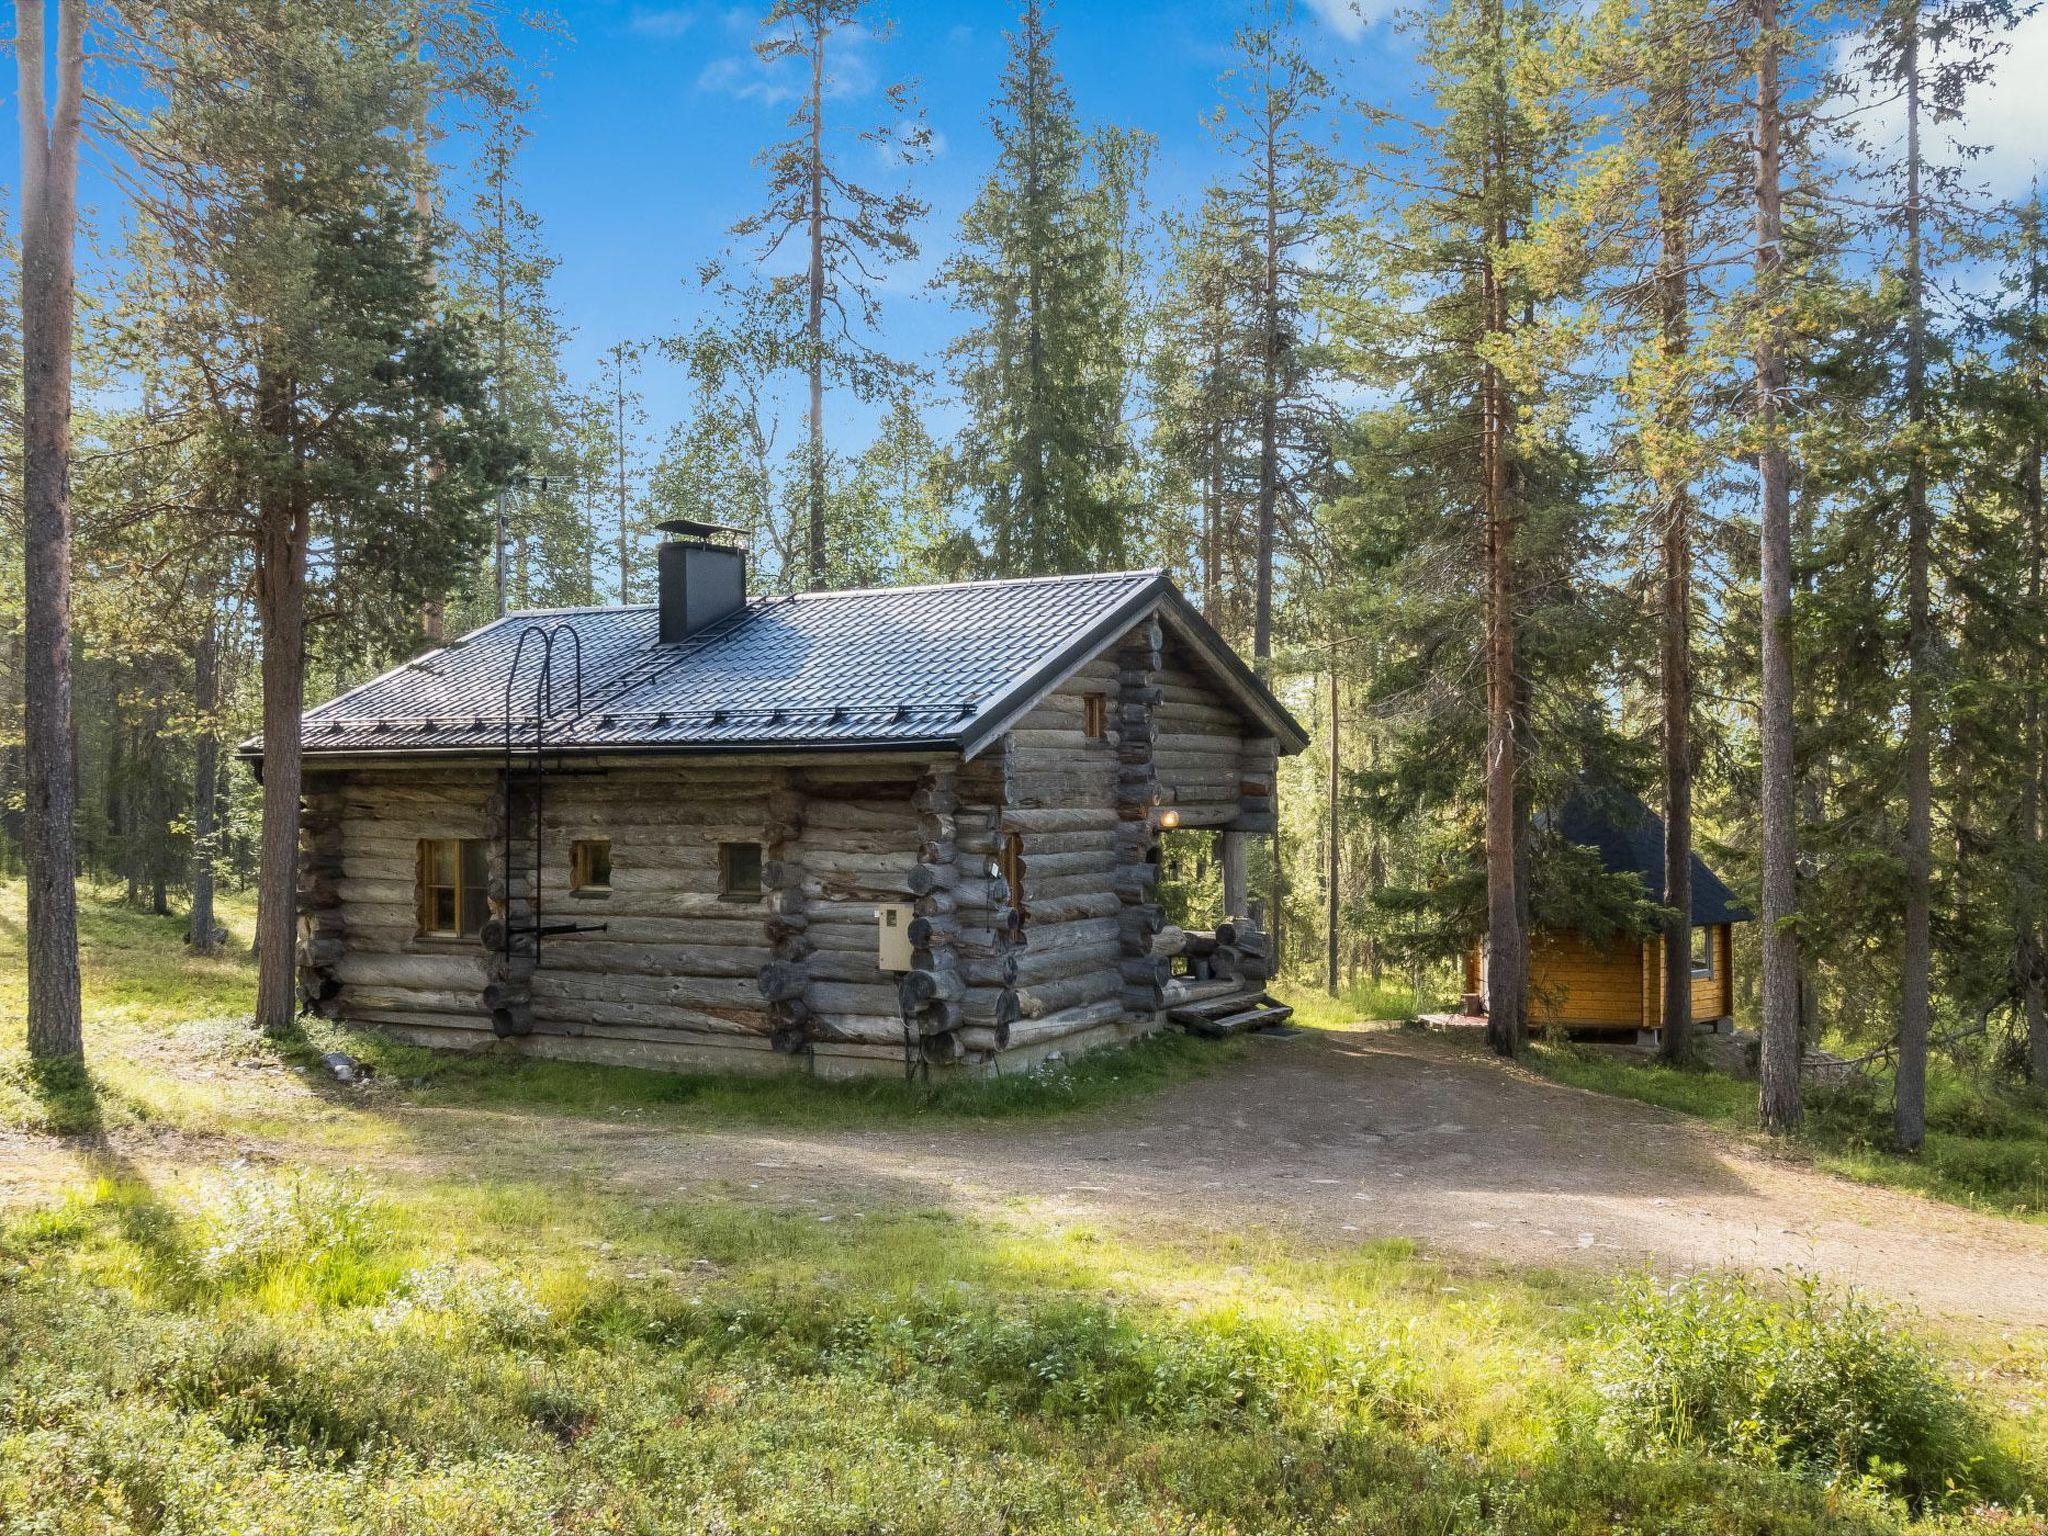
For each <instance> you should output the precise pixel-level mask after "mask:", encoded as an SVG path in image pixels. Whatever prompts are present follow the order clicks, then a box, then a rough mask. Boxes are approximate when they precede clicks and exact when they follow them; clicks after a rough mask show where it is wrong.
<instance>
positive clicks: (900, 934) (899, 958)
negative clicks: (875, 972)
mask: <svg viewBox="0 0 2048 1536" xmlns="http://www.w3.org/2000/svg"><path fill="white" fill-rule="evenodd" d="M875 935H876V941H875V955H876V967H877V968H878V969H880V970H884V971H907V970H909V969H910V908H909V906H907V905H903V906H889V907H877V908H875Z"/></svg>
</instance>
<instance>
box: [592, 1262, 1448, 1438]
mask: <svg viewBox="0 0 2048 1536" xmlns="http://www.w3.org/2000/svg"><path fill="white" fill-rule="evenodd" d="M616 1305H617V1302H616V1299H614V1300H612V1301H608V1302H605V1303H601V1304H599V1305H598V1306H597V1307H596V1308H595V1309H594V1310H593V1313H592V1315H591V1316H590V1317H588V1318H586V1319H585V1320H584V1322H583V1324H582V1331H583V1332H584V1333H585V1334H586V1336H594V1335H595V1334H600V1333H612V1332H615V1331H616V1330H617V1327H618V1325H619V1322H620V1318H619V1316H618V1315H617V1312H616ZM645 1326H646V1327H647V1328H649V1329H651V1330H652V1332H653V1333H654V1334H655V1335H656V1337H657V1338H658V1339H659V1340H660V1341H661V1342H662V1343H664V1344H667V1345H669V1346H671V1347H675V1348H680V1349H683V1350H686V1351H688V1352H691V1353H695V1354H700V1355H704V1356H707V1357H709V1358H713V1359H720V1360H723V1359H730V1358H734V1357H739V1358H744V1359H750V1360H755V1361H759V1362H762V1363H764V1364H769V1365H772V1366H774V1367H776V1368H778V1369H781V1370H785V1371H790V1372H794V1373H799V1374H851V1375H856V1376H864V1377H869V1378H873V1379H875V1380H878V1381H881V1382H884V1383H887V1384H889V1385H891V1386H904V1387H910V1388H913V1389H919V1390H923V1391H925V1392H928V1393H931V1394H934V1395H937V1396H940V1397H944V1398H947V1399H951V1400H954V1401H960V1402H966V1403H971V1404H973V1405H975V1406H977V1407H980V1408H985V1409H993V1410H997V1411H1000V1412H1003V1413H1007V1414H1030V1415H1034V1416H1038V1417H1041V1418H1045V1419H1048V1420H1057V1421H1099V1422H1118V1423H1131V1424H1143V1425H1155V1426H1171V1427H1175V1428H1184V1429H1196V1428H1208V1429H1227V1428H1243V1427H1247V1426H1253V1425H1260V1424H1273V1423H1279V1422H1283V1421H1289V1422H1304V1421H1307V1420H1310V1419H1336V1418H1351V1417H1356V1416H1358V1415H1361V1414H1364V1415H1367V1416H1370V1417H1372V1418H1375V1419H1378V1420H1381V1421H1389V1422H1391V1421H1398V1422H1402V1423H1413V1422H1418V1421H1419V1420H1420V1419H1422V1418H1425V1417H1427V1416H1428V1413H1429V1408H1428V1406H1427V1404H1428V1400H1429V1397H1430V1384H1429V1383H1430V1374H1429V1371H1428V1369H1427V1366H1426V1365H1425V1363H1424V1362H1423V1360H1422V1359H1421V1357H1420V1355H1419V1353H1418V1351H1417V1350H1416V1348H1415V1347H1414V1345H1413V1342H1412V1341H1411V1340H1410V1339H1408V1338H1406V1337H1404V1336H1397V1335H1395V1334H1388V1333H1384V1332H1372V1333H1369V1334H1368V1333H1367V1332H1364V1331H1361V1330H1360V1329H1355V1328H1354V1329H1346V1330H1333V1329H1307V1328H1300V1327H1294V1328H1286V1329H1279V1328H1274V1327H1271V1326H1269V1325H1267V1324H1264V1323H1262V1322H1258V1321H1255V1320H1252V1319H1248V1318H1245V1317H1241V1316H1238V1315H1235V1314H1230V1313H1222V1314H1214V1315H1209V1316H1192V1317H1187V1316H1183V1317H1177V1318H1172V1319H1164V1318H1155V1317H1152V1316H1149V1315H1147V1314H1144V1313H1134V1312H1131V1311H1129V1310H1126V1309H1123V1308H1118V1307H1115V1306H1111V1305H1107V1304H1104V1303H1101V1302H1097V1301H1091V1300H1087V1299H1085V1298H1079V1297H1066V1298H1052V1299H1047V1300H1041V1301H1036V1302H1032V1303H1029V1304H1021V1303H1000V1302H994V1301H988V1300H982V1299H978V1298H977V1299H972V1300H969V1299H966V1298H964V1297H962V1296H961V1295H959V1294H954V1293H925V1292H919V1293H916V1294H913V1295H911V1296H909V1297H905V1298H899V1299H898V1300H897V1302H896V1304H895V1305H893V1306H889V1305H886V1304H885V1305H884V1306H882V1307H879V1308H878V1307H875V1306H872V1305H866V1306H864V1305H859V1304H849V1303H848V1302H846V1301H844V1300H842V1299H840V1298H839V1297H838V1296H836V1295H835V1294H834V1293H832V1292H829V1291H827V1290H824V1289H821V1288H817V1287H813V1286H808V1285H796V1286H789V1285H773V1286H765V1287H750V1288H747V1289H745V1290H743V1291H738V1292H725V1293H713V1294H711V1295H707V1296H701V1297H694V1298H689V1299H687V1300H684V1301H682V1302H680V1303H677V1304H673V1305H670V1306H668V1307H665V1308H663V1309H662V1311H661V1313H660V1315H659V1316H658V1317H650V1318H648V1319H647V1320H646V1323H645Z"/></svg>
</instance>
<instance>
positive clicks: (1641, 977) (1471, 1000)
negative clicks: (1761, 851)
mask: <svg viewBox="0 0 2048 1536" xmlns="http://www.w3.org/2000/svg"><path fill="white" fill-rule="evenodd" d="M1546 819H1547V820H1548V822H1549V824H1550V825H1551V826H1552V827H1554V828H1555V830H1556V832H1557V834H1558V836H1560V837H1562V838H1563V839H1564V840H1565V841H1567V842H1570V843H1576V844H1578V845H1580V846H1582V847H1586V848H1591V849H1592V850H1593V851H1594V852H1595V853H1596V854H1598V855H1599V858H1600V862H1601V865H1602V866H1603V867H1604V868H1605V869H1607V870H1608V871H1609V872H1610V873H1614V874H1632V875H1634V876H1636V877H1637V878H1638V879H1640V880H1641V881H1642V883H1643V888H1644V892H1645V894H1646V895H1647V896H1648V898H1649V899H1650V900H1651V901H1653V902H1658V903H1662V901H1663V900H1664V819H1663V818H1662V817H1661V816H1659V815H1657V813H1656V812H1654V811H1652V810H1651V809H1650V808H1649V807H1648V806H1647V805H1645V804H1644V803H1643V802H1642V801H1641V800H1640V799H1638V798H1637V797H1635V796H1634V795H1629V794H1624V793H1619V792H1603V793H1601V794H1598V795H1595V794H1592V793H1590V792H1587V791H1584V790H1581V791H1578V792H1577V793H1574V794H1573V795H1572V796H1571V797H1570V798H1569V799H1567V800H1566V801H1565V803H1564V805H1563V806H1562V807H1561V808H1560V809H1559V810H1558V811H1557V813H1556V814H1555V816H1554V817H1550V818H1546ZM1749 920H1750V913H1749V912H1748V911H1747V910H1746V909H1745V908H1743V906H1742V905H1741V904H1740V903H1739V902H1737V901H1736V899H1735V896H1734V893H1733V892H1731V891H1730V890H1729V889H1728V887H1727V885H1726V884H1725V883H1724V882H1723V881H1722V879H1721V877H1720V876H1719V875H1717V874H1715V873H1714V872H1713V871H1712V870H1711V869H1709V868H1708V867H1707V865H1706V862H1705V861H1704V860H1702V859H1701V858H1700V856H1699V855H1698V854H1697V853H1695V854H1694V855H1693V856H1692V1018H1693V1023H1694V1025H1695V1026H1709V1027H1721V1026H1723V1025H1725V1023H1726V1022H1727V1021H1728V1020H1729V1019H1730V1017H1731V1015H1732V1014H1733V1013H1734V1011H1735V976H1734V967H1735V945H1734V925H1735V924H1737V923H1743V922H1748V921H1749ZM1485 972H1486V965H1485V943H1484V941H1483V940H1481V941H1480V942H1479V943H1476V944H1474V945H1473V946H1472V948H1471V949H1470V950H1469V951H1468V952H1467V953H1466V956H1465V994H1466V995H1465V1003H1464V1007H1465V1010H1466V1011H1467V1012H1468V1013H1475V1014H1477V1013H1483V1012H1484V1011H1485V1006H1486V997H1485V991H1486V975H1485ZM1663 1020H1664V940H1663V937H1662V935H1661V934H1660V935H1652V936H1651V937H1649V938H1643V939H1639V938H1636V937H1633V936H1631V935H1620V936H1616V937H1614V938H1611V939H1608V940H1606V941H1604V942H1594V941H1592V940H1589V939H1588V938H1586V937H1585V936H1583V935H1581V934H1577V933H1571V932H1560V931H1554V930H1546V929H1539V930H1537V931H1536V932H1535V933H1533V934H1531V935H1530V940H1529V1021H1530V1025H1531V1027H1532V1028H1535V1029H1560V1030H1569V1031H1572V1032H1574V1033H1586V1034H1605V1033H1615V1032H1621V1031H1627V1032H1631V1033H1642V1034H1651V1035H1654V1034H1655V1032H1656V1031H1658V1030H1659V1029H1660V1028H1661V1027H1662V1025H1663Z"/></svg>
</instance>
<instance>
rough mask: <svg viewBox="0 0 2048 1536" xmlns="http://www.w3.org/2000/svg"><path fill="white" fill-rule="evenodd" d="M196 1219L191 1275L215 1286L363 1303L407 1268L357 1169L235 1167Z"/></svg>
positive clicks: (389, 1287)
mask: <svg viewBox="0 0 2048 1536" xmlns="http://www.w3.org/2000/svg"><path fill="white" fill-rule="evenodd" d="M194 1226H195V1237H194V1241H193V1244H192V1247H191V1249H190V1251H189V1260H188V1262H189V1267H190V1271H191V1277H192V1278H193V1279H194V1280H196V1281H197V1282H198V1283H199V1284H200V1285H203V1286H205V1287H208V1288H210V1289H213V1290H215V1291H216V1292H218V1293H233V1292H266V1291H267V1292H269V1293H270V1299H272V1300H283V1299H287V1297H288V1295H289V1294H296V1295H299V1296H303V1297H305V1298H307V1299H310V1300H313V1301H317V1302H320V1303H323V1304H326V1305H330V1306H337V1305H338V1306H348V1305H359V1304H365V1303H370V1302H375V1301H378V1300H380V1299H382V1298H383V1297H384V1296H385V1295H387V1294H388V1293H389V1292H390V1291H391V1290H392V1289H393V1287H394V1286H396V1285H397V1284H398V1283H399V1279H400V1277H401V1275H402V1274H403V1270H402V1268H401V1267H400V1266H399V1265H398V1264H397V1262H396V1261H395V1259H394V1258H393V1257H392V1256H391V1255H390V1253H389V1252H388V1249H389V1232H388V1223H387V1221H386V1220H385V1218H384V1215H383V1213H382V1212H381V1211H379V1209H378V1208H377V1205H376V1203H375V1201H373V1200H372V1199H371V1197H370V1196H369V1195H368V1194H367V1193H366V1192H365V1191H364V1189H363V1187H362V1184H361V1182H360V1181H359V1180H357V1179H356V1178H355V1177H353V1176H352V1175H344V1176H343V1177H341V1178H337V1179H315V1178H311V1177H308V1176H307V1175H304V1174H297V1175H293V1176H291V1177H289V1178H284V1179H274V1178H270V1177H267V1176H264V1175H261V1174H256V1173H249V1172H237V1173H236V1174H235V1175H234V1176H233V1177H232V1178H230V1179H229V1181H228V1182H227V1184H226V1186H225V1187H224V1188H223V1190H222V1191H221V1192H220V1194H219V1195H218V1196H217V1197H216V1198H214V1199H213V1200H212V1201H211V1202H210V1203H208V1204H207V1205H205V1206H203V1207H202V1208H201V1209H200V1210H199V1211H198V1213H197V1214H196V1216H195V1217H194Z"/></svg>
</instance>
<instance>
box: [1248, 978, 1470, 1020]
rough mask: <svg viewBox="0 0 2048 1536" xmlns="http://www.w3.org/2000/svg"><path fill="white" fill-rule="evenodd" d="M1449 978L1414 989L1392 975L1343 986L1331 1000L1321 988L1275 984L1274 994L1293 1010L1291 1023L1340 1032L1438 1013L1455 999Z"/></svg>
mask: <svg viewBox="0 0 2048 1536" xmlns="http://www.w3.org/2000/svg"><path fill="white" fill-rule="evenodd" d="M1449 985H1450V978H1449V977H1448V976H1439V977H1430V978H1425V980H1424V981H1423V983H1422V985H1421V986H1419V987H1417V986H1414V985H1412V984H1410V983H1409V982H1407V981H1404V980H1401V979H1399V978H1397V977H1393V976H1384V977H1382V978H1381V979H1380V980H1378V981H1364V982H1359V983H1357V984H1355V985H1351V986H1347V987H1345V988H1344V989H1343V990H1342V991H1341V992H1340V993H1339V994H1338V995H1337V996H1335V997H1332V996H1330V994H1329V993H1328V992H1327V991H1325V990H1324V989H1323V988H1321V987H1317V986H1309V985H1304V984H1302V983H1299V982H1276V983H1275V984H1274V986H1273V987H1272V989H1271V990H1272V992H1273V995H1274V996H1275V997H1277V998H1279V999H1280V1000H1281V1001H1283V1002H1285V1003H1287V1004H1288V1005H1290V1006H1291V1007H1292V1008H1293V1009H1294V1022H1295V1023H1297V1024H1300V1025H1302V1026H1304V1027H1305V1028H1308V1029H1341V1028H1343V1027H1345V1026H1346V1025H1349V1024H1356V1023H1359V1022H1361V1021H1373V1020H1382V1019H1409V1018H1414V1017H1415V1016H1416V1015H1418V1014H1424V1013H1441V1012H1443V1011H1445V1010H1446V1009H1447V1008H1449V1007H1450V1005H1451V1003H1452V1001H1454V999H1453V998H1452V997H1451V996H1450V995H1449V993H1448V987H1449Z"/></svg>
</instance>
